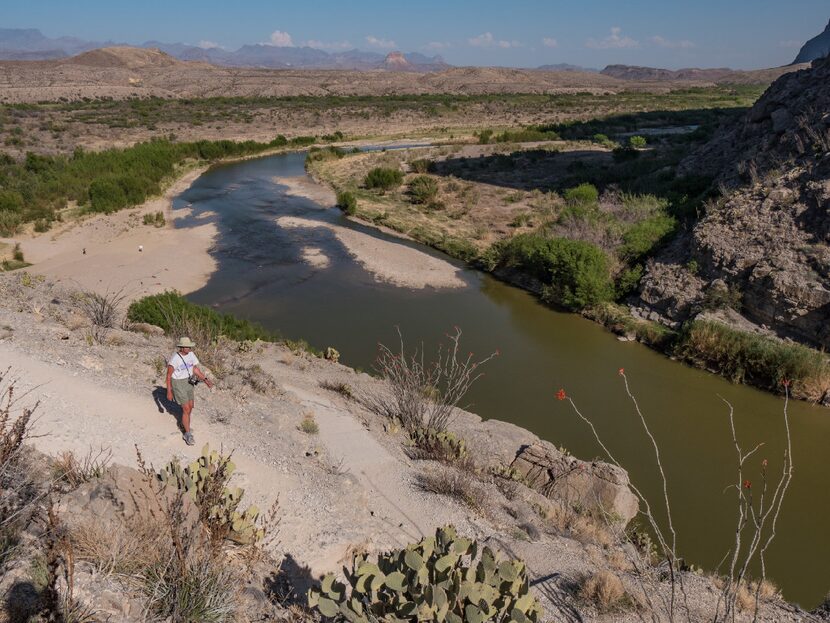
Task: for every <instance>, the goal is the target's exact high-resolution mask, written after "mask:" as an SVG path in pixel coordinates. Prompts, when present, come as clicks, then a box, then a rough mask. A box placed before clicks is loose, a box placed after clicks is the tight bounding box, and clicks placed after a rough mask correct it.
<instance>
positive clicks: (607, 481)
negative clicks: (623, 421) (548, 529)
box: [455, 414, 638, 523]
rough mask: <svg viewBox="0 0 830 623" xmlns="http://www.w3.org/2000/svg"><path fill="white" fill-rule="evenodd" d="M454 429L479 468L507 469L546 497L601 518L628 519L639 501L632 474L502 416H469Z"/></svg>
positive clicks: (634, 514)
mask: <svg viewBox="0 0 830 623" xmlns="http://www.w3.org/2000/svg"><path fill="white" fill-rule="evenodd" d="M455 428H456V429H457V430H458V431H459V434H460V435H462V436H463V438H464V440H465V441H466V443H467V450H468V452H469V454H470V456H472V457H473V458H474V460H475V461H476V463H478V464H479V466H480V467H484V468H492V469H495V470H497V471H498V470H509V471H510V473H511V475H512V476H513V477H514V478H516V479H517V480H519V481H520V482H523V483H525V484H526V485H528V486H529V487H530V488H531V489H533V490H535V491H538V492H539V493H541V494H543V495H544V496H546V497H547V498H550V499H552V500H556V501H558V502H561V503H563V504H566V505H568V506H570V507H575V508H580V509H582V510H584V511H588V512H591V513H595V514H597V515H599V516H603V517H613V518H616V519H619V520H620V521H621V522H623V523H628V522H629V521H631V520H632V519H633V518H634V517H635V516H636V515H637V510H638V502H637V498H636V496H635V495H634V494H633V493H632V491H631V489H630V488H629V480H628V474H627V473H626V472H625V471H624V470H622V469H620V468H618V467H615V466H613V465H609V464H608V463H603V462H601V461H596V462H591V461H581V460H579V459H576V458H574V457H572V456H570V455H568V454H566V453H564V452H562V451H561V450H559V449H558V448H556V446H554V445H553V444H552V443H549V442H547V441H543V440H541V439H539V437H537V436H536V435H534V434H533V433H531V432H529V431H527V430H525V429H523V428H520V427H519V426H516V425H515V424H510V423H508V422H501V421H499V420H487V421H486V422H482V421H480V420H479V418H477V417H476V416H471V415H469V414H465V416H464V417H462V418H459V420H456V426H455Z"/></svg>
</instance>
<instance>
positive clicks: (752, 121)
mask: <svg viewBox="0 0 830 623" xmlns="http://www.w3.org/2000/svg"><path fill="white" fill-rule="evenodd" d="M681 173H686V174H709V175H712V176H713V177H714V178H715V180H716V183H718V184H719V185H720V187H721V188H722V189H724V190H725V194H724V196H723V197H722V198H721V199H720V200H718V201H717V202H715V203H712V204H710V205H708V206H707V208H706V213H705V215H704V216H703V218H702V219H701V220H700V221H699V222H698V223H697V224H696V225H695V226H694V228H692V229H691V230H689V231H687V232H685V233H683V234H682V235H681V236H680V238H679V239H678V240H676V241H675V242H674V243H673V244H672V245H670V246H669V247H668V248H667V249H665V250H664V251H663V252H662V253H661V254H660V255H659V256H658V257H656V258H655V259H654V260H652V261H651V262H650V263H649V265H648V266H647V271H646V275H645V277H644V279H643V281H642V285H641V293H640V298H641V302H642V303H644V304H645V305H646V306H647V307H649V308H651V309H653V310H655V311H657V312H659V313H660V314H662V315H663V316H664V317H666V318H669V319H671V320H675V321H682V320H685V319H687V318H689V317H692V316H695V315H696V314H698V313H700V312H701V311H702V310H703V309H704V308H705V307H706V303H707V292H709V291H710V289H711V288H712V286H713V284H715V283H716V282H720V283H722V284H724V285H725V286H726V288H727V290H729V291H730V292H734V293H735V294H736V296H737V297H738V298H740V307H741V313H742V314H743V315H744V316H745V317H746V318H747V319H749V320H750V321H752V322H754V323H757V324H758V325H766V326H768V327H770V328H771V329H772V330H773V331H774V332H775V333H777V334H778V335H780V336H783V337H793V338H795V339H798V340H800V341H804V342H807V343H809V344H811V345H814V346H819V347H828V346H830V327H828V325H830V322H828V321H830V58H828V59H824V60H822V61H817V62H816V63H814V64H813V67H812V68H811V69H809V70H805V71H799V72H794V73H792V74H788V75H786V76H783V77H782V78H780V79H778V80H777V81H776V82H775V83H774V84H773V85H772V86H771V87H770V88H769V89H768V90H767V92H766V93H765V94H764V95H763V96H762V97H761V99H759V100H758V102H757V103H756V104H755V106H753V107H752V109H751V110H750V111H749V112H748V114H747V115H746V117H745V118H744V119H743V120H742V121H741V122H739V123H738V124H736V125H735V126H734V127H731V128H724V129H722V130H721V131H719V133H718V134H717V135H716V136H715V137H714V138H713V139H712V141H710V143H708V144H707V145H706V146H704V147H703V148H702V149H701V150H700V151H699V152H698V153H695V154H693V155H692V156H690V157H689V158H687V159H686V160H685V161H684V162H683V163H682V164H681Z"/></svg>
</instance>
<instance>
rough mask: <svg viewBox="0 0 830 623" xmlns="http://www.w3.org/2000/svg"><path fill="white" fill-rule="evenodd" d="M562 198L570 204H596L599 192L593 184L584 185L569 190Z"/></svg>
mask: <svg viewBox="0 0 830 623" xmlns="http://www.w3.org/2000/svg"><path fill="white" fill-rule="evenodd" d="M564 197H565V201H567V202H568V203H570V204H596V202H597V201H599V191H598V190H597V187H596V186H594V185H593V184H587V183H585V184H580V185H579V186H574V187H573V188H569V189H568V190H566V191H565V193H564Z"/></svg>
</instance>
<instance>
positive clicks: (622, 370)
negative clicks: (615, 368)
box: [619, 368, 625, 376]
mask: <svg viewBox="0 0 830 623" xmlns="http://www.w3.org/2000/svg"><path fill="white" fill-rule="evenodd" d="M619 373H620V376H625V368H620V369H619Z"/></svg>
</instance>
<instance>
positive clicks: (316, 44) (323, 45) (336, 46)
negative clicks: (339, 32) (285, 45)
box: [303, 39, 354, 50]
mask: <svg viewBox="0 0 830 623" xmlns="http://www.w3.org/2000/svg"><path fill="white" fill-rule="evenodd" d="M303 45H305V46H308V47H310V48H314V49H316V50H351V49H352V48H353V47H354V46H353V45H352V44H351V43H350V42H348V41H317V40H316V39H310V40H309V41H306V42H305V43H303Z"/></svg>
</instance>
